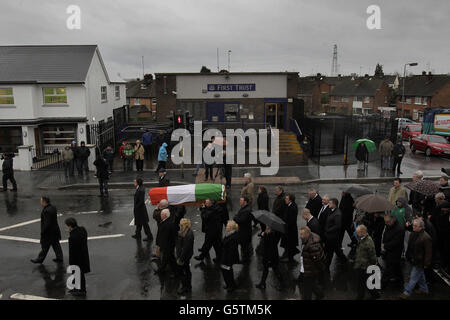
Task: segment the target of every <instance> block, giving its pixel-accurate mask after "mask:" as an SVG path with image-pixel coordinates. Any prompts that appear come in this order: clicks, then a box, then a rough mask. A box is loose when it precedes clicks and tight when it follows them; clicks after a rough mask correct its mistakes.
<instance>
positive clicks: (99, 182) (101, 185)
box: [98, 179, 103, 195]
mask: <svg viewBox="0 0 450 320" xmlns="http://www.w3.org/2000/svg"><path fill="white" fill-rule="evenodd" d="M98 187H99V189H100V195H103V180H102V179H98Z"/></svg>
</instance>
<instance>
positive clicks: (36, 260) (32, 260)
mask: <svg viewBox="0 0 450 320" xmlns="http://www.w3.org/2000/svg"><path fill="white" fill-rule="evenodd" d="M30 261H31V262H33V263H38V264H42V262H43V261H42V260H38V259H31V260H30Z"/></svg>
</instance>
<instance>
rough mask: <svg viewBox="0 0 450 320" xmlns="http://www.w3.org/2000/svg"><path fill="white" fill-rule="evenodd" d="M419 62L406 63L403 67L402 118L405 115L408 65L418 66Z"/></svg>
mask: <svg viewBox="0 0 450 320" xmlns="http://www.w3.org/2000/svg"><path fill="white" fill-rule="evenodd" d="M417 65H418V63H417V62H411V63H406V64H405V66H404V67H403V88H402V91H403V92H402V118H404V117H405V78H406V66H411V67H414V66H417Z"/></svg>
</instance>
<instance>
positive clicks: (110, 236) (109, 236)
mask: <svg viewBox="0 0 450 320" xmlns="http://www.w3.org/2000/svg"><path fill="white" fill-rule="evenodd" d="M124 236H125V235H124V234H109V235H105V236H95V237H88V240H99V239H109V238H120V237H124ZM67 242H69V240H61V241H60V242H59V243H67Z"/></svg>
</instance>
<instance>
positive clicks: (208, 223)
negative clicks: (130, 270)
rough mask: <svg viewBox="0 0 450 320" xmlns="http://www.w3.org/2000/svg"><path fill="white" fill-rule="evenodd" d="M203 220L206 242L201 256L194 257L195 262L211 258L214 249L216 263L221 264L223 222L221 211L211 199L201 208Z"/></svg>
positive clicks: (201, 250)
mask: <svg viewBox="0 0 450 320" xmlns="http://www.w3.org/2000/svg"><path fill="white" fill-rule="evenodd" d="M200 212H201V218H202V231H203V232H204V233H205V242H204V243H203V246H202V248H201V249H200V252H201V254H200V255H198V256H196V257H194V259H195V260H199V261H201V260H203V259H204V258H205V257H207V256H209V250H211V247H214V251H215V252H216V258H215V259H214V262H219V259H220V255H221V246H222V229H223V220H222V212H221V209H220V208H219V207H218V206H217V205H215V204H214V203H213V201H212V200H211V199H206V200H205V204H204V205H203V206H202V207H201V208H200Z"/></svg>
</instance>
